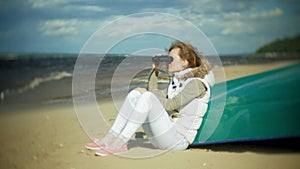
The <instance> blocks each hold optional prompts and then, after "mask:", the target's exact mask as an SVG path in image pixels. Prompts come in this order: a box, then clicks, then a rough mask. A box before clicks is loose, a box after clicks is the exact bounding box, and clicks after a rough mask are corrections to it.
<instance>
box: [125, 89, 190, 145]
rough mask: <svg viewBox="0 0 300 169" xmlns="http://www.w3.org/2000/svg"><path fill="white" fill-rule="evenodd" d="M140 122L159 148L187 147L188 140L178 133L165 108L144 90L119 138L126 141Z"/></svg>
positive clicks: (151, 94)
mask: <svg viewBox="0 0 300 169" xmlns="http://www.w3.org/2000/svg"><path fill="white" fill-rule="evenodd" d="M145 122H146V124H144V123H145ZM142 124H144V125H143V127H144V130H145V133H146V134H147V136H148V137H149V140H150V141H151V143H153V145H154V146H156V147H159V148H161V149H181V150H182V149H186V148H187V146H188V142H187V141H186V140H185V139H184V138H183V137H181V136H180V135H178V133H177V132H176V128H175V127H174V123H173V122H172V121H171V120H170V118H169V115H168V113H167V112H166V111H165V108H164V107H163V105H162V104H161V102H160V101H159V100H158V99H157V97H156V96H155V95H154V94H153V93H151V92H144V93H143V94H142V95H141V96H140V98H139V99H138V101H137V103H136V107H135V108H134V111H133V113H132V114H131V116H130V118H129V119H128V122H127V124H126V126H125V128H124V129H123V131H122V132H121V134H120V138H122V140H123V141H124V142H127V141H128V140H129V139H130V138H131V136H132V135H133V134H134V133H135V132H136V131H137V129H138V128H139V127H141V125H142Z"/></svg>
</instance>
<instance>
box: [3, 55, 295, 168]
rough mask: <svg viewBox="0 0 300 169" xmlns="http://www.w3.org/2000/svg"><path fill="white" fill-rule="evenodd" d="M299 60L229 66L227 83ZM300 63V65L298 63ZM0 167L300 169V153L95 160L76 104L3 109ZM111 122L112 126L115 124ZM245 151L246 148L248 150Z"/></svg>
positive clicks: (265, 150) (235, 149)
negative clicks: (86, 146) (74, 105)
mask: <svg viewBox="0 0 300 169" xmlns="http://www.w3.org/2000/svg"><path fill="white" fill-rule="evenodd" d="M293 63H296V62H295V61H283V62H282V61H281V62H276V63H263V64H248V65H230V66H225V67H224V70H225V75H226V80H233V79H235V78H240V77H244V76H248V75H251V74H257V73H260V72H265V71H269V70H272V69H277V68H280V67H285V66H288V65H291V64H293ZM297 63H298V61H297ZM101 104H103V105H102V107H103V110H104V111H105V113H106V114H105V118H107V119H111V118H114V116H115V113H116V111H115V110H111V109H109V107H111V106H112V104H113V103H112V102H111V101H108V100H103V102H101ZM0 110H1V111H2V112H1V113H0V126H1V127H0V131H1V134H2V136H1V139H0V144H1V145H3V146H2V149H1V153H0V157H1V159H0V166H1V168H30V169H31V168H66V169H71V168H72V169H75V168H76V169H80V168H87V169H89V168H91V169H92V168H108V169H109V168H152V169H153V168H246V169H247V168H249V169H250V168H251V169H252V168H299V167H300V162H299V159H300V152H299V151H292V150H288V149H284V148H283V149H282V148H280V147H272V146H271V145H267V146H258V145H255V144H254V145H252V144H248V145H243V144H239V145H235V146H233V145H219V146H214V147H209V146H208V147H202V148H192V149H189V150H187V151H169V152H167V153H163V154H161V155H158V156H155V157H152V158H145V159H130V158H124V157H120V156H109V157H95V156H94V152H93V151H88V150H86V149H85V148H84V147H83V145H84V144H85V143H86V142H90V138H89V137H88V136H87V134H86V133H85V132H84V131H83V129H82V127H81V125H80V122H79V121H78V118H77V114H76V112H75V109H74V107H73V103H56V104H49V105H46V104H45V105H31V106H26V105H24V106H20V107H2V108H1V109H0ZM110 122H112V121H110ZM245 146H246V147H245Z"/></svg>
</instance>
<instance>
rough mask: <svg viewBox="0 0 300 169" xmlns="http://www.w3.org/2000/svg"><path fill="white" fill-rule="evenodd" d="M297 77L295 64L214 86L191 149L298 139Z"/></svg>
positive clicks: (299, 91) (299, 82)
mask: <svg viewBox="0 0 300 169" xmlns="http://www.w3.org/2000/svg"><path fill="white" fill-rule="evenodd" d="M299 73H300V64H295V65H292V66H288V67H285V68H280V69H276V70H273V71H269V72H265V73H260V74H256V75H252V76H247V77H244V78H239V79H235V80H231V81H227V82H226V83H225V82H224V83H219V84H216V85H215V86H214V87H213V88H212V101H211V103H210V106H209V109H208V112H207V114H206V115H205V117H204V120H203V123H202V126H201V127H200V129H199V131H198V134H197V136H196V138H195V140H194V143H193V145H204V144H215V143H228V142H229V143H230V142H241V141H254V140H269V139H277V138H298V137H299V136H300V96H299V94H300V75H299ZM224 86H225V87H226V92H224V90H223V88H224Z"/></svg>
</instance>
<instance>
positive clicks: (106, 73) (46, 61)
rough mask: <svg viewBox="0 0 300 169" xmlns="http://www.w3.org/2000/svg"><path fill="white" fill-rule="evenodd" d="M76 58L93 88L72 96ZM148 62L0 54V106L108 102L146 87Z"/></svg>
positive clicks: (224, 60)
mask: <svg viewBox="0 0 300 169" xmlns="http://www.w3.org/2000/svg"><path fill="white" fill-rule="evenodd" d="M79 58H80V59H81V60H83V61H84V62H83V63H82V62H81V64H80V65H81V66H82V67H81V69H87V70H88V69H89V68H90V67H91V66H90V65H94V66H95V65H96V74H95V75H93V74H90V73H88V71H86V73H85V74H84V72H85V71H84V70H82V72H83V73H82V74H84V76H85V77H86V76H87V77H88V76H92V77H91V78H88V79H93V78H94V79H95V80H94V81H93V80H88V81H90V83H93V84H89V85H94V86H93V87H94V88H91V89H92V90H82V93H80V92H79V93H76V94H74V89H73V88H72V87H74V84H72V83H74V79H73V75H74V70H75V68H76V65H77V67H78V62H79V60H80V59H79ZM91 58H93V59H91ZM95 58H96V59H95ZM211 58H213V59H210V61H212V62H215V65H214V64H213V65H214V66H219V67H220V66H226V65H232V64H246V63H261V62H265V61H270V60H273V61H274V60H278V59H276V58H275V59H274V57H268V56H264V57H261V56H259V57H253V56H251V57H250V56H247V57H245V56H244V57H243V56H240V55H239V56H223V57H222V56H221V57H220V58H221V60H220V59H219V57H211ZM85 61H86V63H85ZM90 61H92V62H93V63H90ZM94 61H100V62H99V63H94ZM151 63H152V62H151V56H129V55H125V54H106V55H101V54H99V55H96V54H91V55H78V54H1V55H0V79H1V83H0V106H8V105H10V106H15V105H26V104H58V103H72V101H73V98H74V97H77V96H78V95H81V94H84V93H93V92H94V93H95V95H96V97H97V99H99V100H101V99H103V100H105V99H111V95H112V92H115V93H119V92H121V93H122V92H123V93H126V92H129V91H130V90H132V89H133V88H135V87H147V81H148V77H149V75H150V73H151ZM220 63H221V64H220ZM79 67H80V66H79ZM162 69H163V68H162ZM93 70H95V69H93ZM77 71H78V69H77ZM80 72H81V71H80ZM170 76H171V75H170V74H168V73H161V74H160V80H159V83H160V85H159V87H161V88H164V87H166V86H167V84H168V83H169V80H170Z"/></svg>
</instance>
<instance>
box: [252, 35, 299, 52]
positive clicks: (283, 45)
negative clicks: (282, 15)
mask: <svg viewBox="0 0 300 169" xmlns="http://www.w3.org/2000/svg"><path fill="white" fill-rule="evenodd" d="M262 53H298V54H299V53H300V35H297V36H295V37H292V38H283V39H278V40H275V41H273V42H271V43H268V44H266V45H264V46H262V47H261V48H259V49H258V50H257V51H256V54H262Z"/></svg>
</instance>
